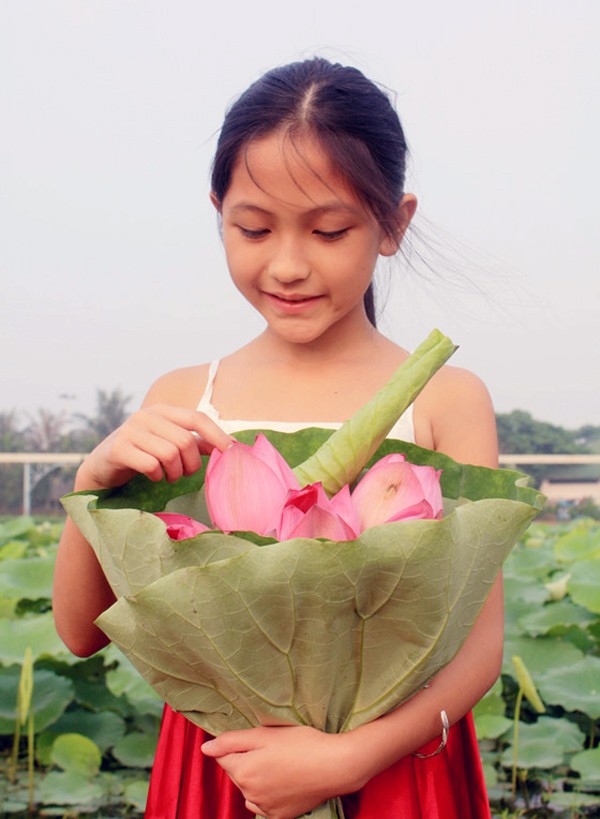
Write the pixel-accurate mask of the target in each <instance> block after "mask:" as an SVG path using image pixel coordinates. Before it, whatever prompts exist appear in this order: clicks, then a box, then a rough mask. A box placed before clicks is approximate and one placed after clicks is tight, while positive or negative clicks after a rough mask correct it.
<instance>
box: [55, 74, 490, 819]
mask: <svg viewBox="0 0 600 819" xmlns="http://www.w3.org/2000/svg"><path fill="white" fill-rule="evenodd" d="M405 156H406V144H405V140H404V134H403V131H402V128H401V125H400V122H399V120H398V117H397V115H396V113H395V111H394V109H393V107H392V106H391V104H390V101H389V100H388V98H387V96H386V95H385V94H384V93H383V92H382V91H381V90H380V89H379V88H378V87H377V86H375V85H374V84H373V83H371V82H370V81H369V80H367V79H366V78H365V77H364V76H363V75H362V74H361V73H360V72H359V71H357V70H356V69H353V68H346V67H342V66H339V65H333V64H331V63H329V62H327V61H325V60H323V59H312V60H307V61H305V62H300V63H295V64H292V65H288V66H285V67H283V68H278V69H275V70H273V71H271V72H269V73H267V74H266V75H265V76H263V77H262V78H261V79H260V80H259V81H258V82H256V83H254V85H252V86H251V87H250V88H249V89H248V90H247V91H246V92H245V93H244V94H243V96H242V97H241V98H240V99H239V100H238V101H237V102H236V103H235V104H234V105H233V107H232V108H231V109H230V111H229V112H228V114H227V116H226V118H225V123H224V125H223V129H222V131H221V135H220V139H219V143H218V147H217V152H216V156H215V160H214V166H213V173H212V192H211V200H212V202H213V205H214V206H215V208H216V209H217V212H218V214H219V218H220V222H221V226H222V237H223V243H224V246H225V251H226V256H227V263H228V266H229V270H230V273H231V276H232V278H233V281H234V283H235V285H236V286H237V287H238V288H239V290H240V291H241V292H242V293H243V294H244V296H245V297H246V298H247V299H248V300H249V302H250V303H251V304H252V305H253V306H254V307H255V308H256V309H257V310H258V311H259V312H260V314H261V315H262V316H263V318H264V320H265V329H264V331H263V332H262V333H261V334H260V335H259V336H258V337H257V338H255V339H254V340H253V341H251V342H250V343H249V344H247V345H246V346H245V347H242V348H241V349H240V350H237V351H236V352H234V353H233V354H232V355H229V356H227V357H226V358H224V359H223V360H222V361H220V362H218V363H213V364H211V365H201V366H197V367H190V368H187V369H182V370H176V371H175V372H171V373H169V374H168V375H165V376H164V377H162V378H160V379H159V380H158V381H157V382H156V383H155V384H154V385H153V386H152V387H151V389H150V391H149V393H148V395H147V397H146V400H145V401H144V404H143V406H142V408H141V409H140V410H139V411H138V412H136V413H135V414H134V415H132V416H131V418H130V419H129V420H128V421H126V423H125V424H123V426H122V427H121V428H120V429H118V430H116V431H115V432H114V433H112V434H111V435H110V436H109V437H108V438H107V439H106V440H105V441H104V442H103V443H101V444H100V445H99V446H98V447H97V448H96V449H95V450H94V451H93V452H92V453H91V454H90V455H89V456H88V457H87V458H86V460H85V461H84V462H83V464H82V465H81V467H80V469H79V471H78V473H77V479H76V484H75V488H76V489H94V488H102V487H113V486H118V485H120V484H122V483H124V482H125V481H127V480H128V479H129V478H131V477H132V476H133V475H134V474H135V473H143V474H144V475H147V476H148V477H149V478H151V479H152V480H159V479H160V478H162V477H163V475H164V476H166V478H167V479H168V480H171V481H174V480H176V479H178V478H179V477H180V476H181V475H184V474H186V475H189V474H191V473H193V472H194V471H195V470H197V469H198V467H199V466H200V455H201V453H206V452H209V451H210V450H211V449H212V448H213V447H218V448H219V449H224V448H226V447H227V446H229V445H230V441H231V438H230V434H231V433H234V432H235V431H237V430H240V429H242V428H260V427H262V428H265V427H269V428H273V429H279V430H284V431H291V430H295V429H298V428H301V427H306V426H326V427H335V426H337V425H339V423H340V422H341V421H343V420H344V419H345V418H347V417H348V416H350V415H351V414H352V413H353V412H354V411H355V410H356V409H358V408H359V407H360V406H361V405H362V404H364V403H365V402H366V401H367V400H368V399H369V398H370V397H371V396H372V395H373V394H374V393H375V392H376V391H377V390H378V389H379V388H380V387H382V386H383V384H384V383H385V382H386V381H387V380H388V378H389V377H390V376H391V374H392V373H393V372H394V371H395V370H396V368H397V367H398V366H399V365H400V364H401V363H402V362H403V361H404V359H405V358H406V356H407V352H406V350H404V349H402V348H401V347H398V346H397V345H396V344H394V343H392V342H391V341H390V340H389V339H387V338H386V337H384V336H383V335H381V333H379V332H378V330H377V329H376V326H375V317H374V301H373V289H372V277H373V271H374V268H375V264H376V262H377V259H378V257H379V256H392V255H393V254H395V253H396V252H397V250H398V248H399V246H400V243H401V241H402V238H403V236H404V233H405V231H406V229H407V227H408V225H409V223H410V221H411V218H412V216H413V214H414V212H415V208H416V200H415V197H414V196H412V195H411V194H409V193H405V191H404V171H405ZM234 419H244V420H234ZM265 419H268V420H265ZM390 436H391V437H395V438H400V439H402V440H410V441H416V442H417V443H418V444H419V445H421V446H423V447H427V448H429V449H436V450H440V451H442V452H445V453H447V454H448V455H450V456H451V457H453V458H454V459H456V460H459V461H463V462H468V463H472V464H481V465H485V466H492V467H495V466H496V461H497V450H496V437H495V427H494V413H493V410H492V406H491V403H490V400H489V397H488V394H487V392H486V390H485V388H484V387H483V386H482V384H481V383H480V381H479V380H478V379H477V378H475V377H474V376H473V375H471V374H470V373H468V372H465V371H463V370H459V369H455V368H452V367H445V368H443V369H442V370H441V371H440V372H439V373H438V374H437V375H436V376H435V377H434V378H433V379H432V380H431V382H430V383H429V384H428V385H427V387H426V388H425V389H424V390H423V392H422V393H421V395H420V396H419V398H418V399H417V400H416V401H415V403H414V406H413V407H411V408H410V410H409V411H408V412H407V413H405V415H404V416H403V417H402V418H401V419H400V421H399V422H398V424H397V425H396V427H395V428H394V429H393V430H392V432H391V433H390ZM113 600H114V597H113V594H112V592H111V590H110V588H109V586H108V584H107V582H106V580H105V578H104V575H103V573H102V571H101V569H100V567H99V565H98V563H97V561H96V558H95V557H94V555H93V553H92V550H91V548H90V547H89V546H88V544H87V543H86V542H85V541H84V540H83V538H82V537H81V535H80V534H79V532H78V530H77V529H76V528H75V527H74V525H73V524H72V523H71V522H70V521H67V525H66V527H65V531H64V535H63V538H62V540H61V544H60V550H59V555H58V560H57V565H56V577H55V587H54V613H55V618H56V626H57V629H58V631H59V633H60V635H61V637H62V638H63V640H64V641H65V643H66V644H67V645H68V646H69V648H71V650H72V651H74V652H75V653H76V654H78V655H81V656H87V655H89V654H92V653H93V652H95V651H97V650H98V649H100V648H101V647H102V646H103V645H105V643H106V642H107V639H106V637H105V636H104V635H103V634H102V632H100V631H99V630H98V629H97V628H96V626H94V624H93V621H94V619H95V618H96V616H97V615H99V614H100V613H101V612H102V611H103V610H104V609H106V608H107V607H108V606H110V605H111V603H112V602H113ZM502 623H503V616H502V591H501V580H500V578H498V580H497V581H496V583H495V586H494V588H493V590H492V592H491V594H490V596H489V598H488V600H487V602H486V604H485V606H484V608H483V609H482V612H481V614H480V616H479V618H478V620H477V622H476V624H475V626H474V628H473V629H472V631H471V633H470V635H469V637H468V639H467V641H466V642H465V643H464V645H463V647H462V649H461V650H460V652H459V653H458V655H457V656H456V657H455V659H454V660H453V661H452V662H451V663H450V664H449V665H448V666H446V667H445V668H444V669H443V670H442V671H441V672H440V673H439V674H438V675H437V677H436V678H435V679H434V680H433V681H432V683H431V685H429V686H428V687H426V688H425V689H423V690H422V691H421V692H420V693H419V694H417V695H416V696H414V697H413V698H412V699H411V700H409V701H408V702H407V703H405V704H403V705H402V706H401V707H400V708H398V709H396V710H395V711H393V712H391V713H389V714H387V715H386V716H384V717H382V718H380V719H378V720H376V721H374V722H372V723H369V724H367V725H364V726H362V727H360V728H358V729H356V730H353V731H351V732H348V733H345V734H340V735H332V734H324V733H321V732H319V731H317V730H315V729H312V728H309V727H300V726H298V727H259V728H254V729H250V730H246V731H232V732H229V733H225V734H222V735H221V736H219V737H218V738H216V739H211V738H210V737H208V736H207V735H206V734H204V732H203V731H201V730H200V729H199V728H196V727H195V726H193V725H192V724H190V723H188V722H187V721H186V720H185V719H184V718H183V717H181V716H180V715H178V714H176V713H174V712H173V711H171V710H170V709H169V708H168V707H167V708H165V714H164V718H163V725H162V729H161V736H160V740H159V745H158V750H157V756H156V761H155V765H154V770H153V774H152V779H151V786H150V794H149V799H148V808H147V814H146V815H147V816H149V817H169V818H170V819H191V817H196V818H197V817H202V819H242V817H252V816H253V815H261V816H266V817H268V818H269V819H290V818H291V817H296V816H299V815H300V814H303V813H305V812H307V811H309V810H311V809H312V808H314V807H315V806H316V805H318V804H320V803H321V802H323V801H325V800H326V799H328V798H330V797H332V796H335V795H344V808H345V812H346V816H347V819H355V818H356V817H358V818H359V819H375V817H377V819H381V817H384V816H385V817H402V819H421V818H422V817H426V819H470V818H471V817H473V818H474V819H475V818H476V819H481V818H482V817H489V809H488V805H487V797H486V794H485V788H484V785H483V780H482V774H481V767H480V763H479V755H478V750H477V744H476V741H475V738H474V734H473V729H472V722H471V720H470V715H469V711H470V709H471V708H472V707H473V705H474V704H475V703H476V702H477V701H478V700H479V699H480V698H481V697H482V695H483V694H484V693H485V692H486V691H487V690H488V689H489V688H490V686H491V685H492V684H493V682H494V680H495V679H496V677H497V675H498V673H499V670H500V662H501V654H502V636H503V634H502ZM442 711H444V712H445V713H446V714H447V715H448V719H449V722H450V725H451V726H452V727H451V728H450V731H449V735H448V736H446V730H445V727H443V726H442V724H441V722H440V714H441V712H442Z"/></svg>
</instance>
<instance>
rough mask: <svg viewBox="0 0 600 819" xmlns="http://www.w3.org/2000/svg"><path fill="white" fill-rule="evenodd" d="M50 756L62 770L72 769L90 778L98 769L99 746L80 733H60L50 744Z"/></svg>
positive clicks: (100, 756)
mask: <svg viewBox="0 0 600 819" xmlns="http://www.w3.org/2000/svg"><path fill="white" fill-rule="evenodd" d="M50 758H51V759H52V761H53V762H54V764H55V765H58V767H59V768H62V769H63V771H73V772H75V773H78V774H81V775H82V776H85V777H87V778H88V779H91V778H92V777H94V776H96V774H97V773H98V771H99V770H100V763H101V762H102V754H101V752H100V748H98V746H97V745H96V743H95V742H93V741H92V740H91V739H90V738H89V737H85V736H82V734H61V735H60V736H58V737H57V738H56V739H55V740H54V743H53V745H52V751H51V752H50Z"/></svg>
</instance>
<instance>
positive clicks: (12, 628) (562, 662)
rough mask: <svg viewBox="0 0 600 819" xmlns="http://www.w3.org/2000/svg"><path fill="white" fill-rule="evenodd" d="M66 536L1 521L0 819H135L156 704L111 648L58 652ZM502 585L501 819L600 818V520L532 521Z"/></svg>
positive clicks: (480, 723)
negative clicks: (55, 581)
mask: <svg viewBox="0 0 600 819" xmlns="http://www.w3.org/2000/svg"><path fill="white" fill-rule="evenodd" d="M60 530H61V523H60V522H45V523H34V521H33V520H32V519H30V518H17V519H12V520H8V521H5V522H4V523H1V524H0V806H1V808H2V809H1V811H0V814H1V815H2V816H11V817H16V816H19V815H25V814H26V813H27V812H28V811H31V812H33V813H34V814H37V815H44V816H53V815H55V816H65V815H68V816H77V815H80V814H87V815H88V816H120V815H130V816H139V815H141V814H142V813H143V809H144V804H145V799H146V793H147V783H148V776H149V769H150V766H151V764H152V758H153V753H154V748H155V744H156V739H157V735H158V727H159V721H160V713H161V703H160V701H159V700H158V698H157V696H156V695H155V694H154V693H153V691H152V690H151V689H150V688H148V686H147V685H146V683H145V682H144V681H143V680H142V679H141V678H140V677H139V675H138V674H137V672H135V670H133V669H132V668H131V666H130V665H129V663H128V661H126V660H125V659H124V657H123V656H122V655H121V654H120V653H119V652H118V651H117V650H116V649H114V648H113V647H109V648H107V649H105V650H104V651H102V652H100V653H99V654H97V655H96V656H94V657H92V658H89V659H87V660H81V659H79V658H77V657H74V656H73V655H71V654H70V653H69V652H68V651H67V649H66V648H65V647H64V646H63V645H62V643H61V641H60V639H59V638H58V636H57V634H56V632H55V630H54V626H53V622H52V613H51V610H50V594H51V583H52V571H53V565H54V558H55V554H56V544H57V541H58V537H59V535H60ZM505 586H506V648H505V657H504V667H503V673H502V677H501V679H500V680H499V681H498V683H497V684H496V686H494V688H493V689H492V691H491V692H490V693H489V694H488V695H487V696H486V697H485V698H484V700H482V702H481V703H480V704H479V705H478V706H477V708H476V711H475V720H476V727H477V733H478V737H479V742H480V748H481V753H482V757H483V761H484V769H485V773H486V779H487V782H488V789H489V793H490V800H491V803H492V812H493V815H494V817H498V819H500V817H503V818H505V819H511V818H512V817H519V816H523V817H525V816H527V817H557V819H558V818H559V817H560V819H566V817H573V819H575V817H589V816H600V745H599V741H598V733H599V731H598V725H599V721H600V525H599V524H598V523H597V522H593V521H587V520H579V521H575V522H572V523H569V524H554V525H551V524H544V523H536V524H534V525H533V526H532V527H530V529H529V530H528V532H527V534H526V535H525V537H524V538H523V540H522V542H521V543H520V544H519V545H518V546H517V548H515V550H514V551H513V553H512V554H511V556H510V557H509V559H508V561H507V563H506V566H505ZM515 657H516V658H517V660H516V661H515V660H514V659H513V658H515ZM538 695H539V697H540V698H541V701H539V700H538V698H537V697H538ZM541 708H543V709H544V711H543V712H542V711H541V710H540V709H541ZM31 812H30V814H29V815H31Z"/></svg>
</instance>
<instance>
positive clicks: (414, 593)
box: [95, 499, 532, 733]
mask: <svg viewBox="0 0 600 819" xmlns="http://www.w3.org/2000/svg"><path fill="white" fill-rule="evenodd" d="M100 514H110V512H102V513H101V512H96V515H95V517H96V519H97V518H98V516H99V515H100ZM531 515H532V510H531V508H530V507H528V506H527V505H525V504H519V503H517V504H515V503H514V502H512V501H506V500H498V499H496V500H487V501H480V502H478V503H465V504H464V505H462V506H459V507H457V509H456V510H455V511H454V512H453V513H452V514H451V515H449V516H448V517H446V518H445V519H444V520H442V521H404V522H400V523H395V524H387V525H385V526H380V527H376V528H374V529H371V530H369V531H367V532H365V533H364V534H363V535H362V536H361V537H360V538H359V539H358V540H356V541H352V542H343V543H332V542H328V541H318V540H294V541H288V542H285V543H273V544H271V545H267V546H262V547H258V546H255V545H254V544H251V543H246V544H245V551H244V552H243V553H242V554H240V555H238V556H236V557H233V558H232V557H229V544H228V541H229V539H230V536H227V535H222V534H221V535H219V534H214V533H211V535H210V538H208V536H207V535H199V536H198V537H197V538H194V539H193V540H195V541H197V543H196V544H194V546H193V548H197V546H198V543H200V544H201V542H202V540H203V539H205V538H206V539H207V540H208V541H209V549H210V551H209V553H210V558H211V562H209V563H206V564H205V565H198V566H195V567H191V566H189V565H186V566H185V568H182V569H180V570H176V571H174V572H171V573H170V574H168V575H166V576H165V577H163V578H162V579H161V580H157V581H155V582H154V583H151V584H150V585H149V586H148V587H146V588H144V589H143V590H142V591H139V592H138V593H137V594H135V595H133V596H129V597H122V598H121V599H119V600H118V601H117V603H116V604H115V605H114V606H113V607H111V609H109V610H108V611H107V612H105V613H104V614H103V615H102V616H101V617H100V618H99V620H98V624H99V625H100V627H101V628H102V629H103V630H104V631H105V632H106V633H107V634H108V635H109V636H110V638H111V639H112V640H114V641H115V643H116V644H117V645H118V646H119V647H120V648H121V649H122V650H123V651H124V653H125V654H126V655H127V656H128V657H129V658H130V659H131V661H132V662H133V663H134V665H136V667H137V668H138V669H139V670H140V671H141V672H142V674H143V675H144V676H145V677H146V679H147V680H148V681H149V682H150V683H151V684H152V685H153V687H154V688H156V690H157V691H158V692H159V693H160V694H161V696H162V697H163V698H164V699H165V700H166V701H167V702H169V703H170V704H171V705H172V706H173V707H174V708H176V710H179V711H183V712H184V713H185V714H186V716H188V717H189V718H190V719H192V721H195V722H196V723H197V724H199V725H202V726H203V727H205V728H207V730H209V731H211V732H212V733H220V732H221V731H222V730H225V729H226V728H227V727H229V728H231V727H248V726H249V725H253V724H256V723H257V721H258V722H261V721H266V720H268V721H271V722H273V721H278V722H300V723H308V724H313V725H315V726H317V727H322V728H326V729H327V730H336V731H339V730H343V729H349V728H352V727H354V726H356V725H358V724H361V723H362V722H365V721H369V720H371V719H374V718H375V717H377V716H380V715H381V714H383V713H385V712H387V711H389V710H390V709H391V708H393V707H394V706H396V705H397V704H398V703H399V702H402V701H403V700H405V699H407V698H408V697H409V696H411V695H412V694H413V693H414V692H415V691H416V690H418V688H419V686H421V685H423V684H424V683H425V682H426V681H427V680H428V679H429V678H430V677H431V676H432V675H433V674H435V673H436V671H437V670H439V669H440V668H441V667H442V666H443V665H445V664H447V663H448V662H449V661H450V659H451V658H452V657H453V656H454V654H455V653H456V651H457V650H458V649H459V647H460V645H461V644H462V642H463V640H464V639H465V637H466V635H467V633H468V631H469V629H470V626H471V625H472V623H473V622H474V620H475V619H476V616H477V614H478V612H479V610H480V608H481V606H482V605H483V602H484V601H485V599H486V597H487V593H488V592H489V589H490V587H491V584H492V583H493V581H494V579H495V576H496V574H497V572H498V570H499V567H500V565H501V563H502V560H503V559H504V557H505V555H506V553H507V551H508V550H509V549H510V548H511V546H512V543H513V542H514V540H515V539H516V537H517V536H518V533H519V532H520V531H521V530H522V528H523V526H525V525H526V524H527V522H528V521H529V519H530V517H531ZM218 539H221V541H222V543H223V549H224V552H225V557H224V559H221V560H215V559H214V558H215V557H217V555H215V552H214V546H215V544H216V542H217V540H218ZM182 542H183V543H185V541H182ZM189 542H190V543H191V541H189ZM466 544H468V546H467V545H466ZM359 647H360V648H359ZM311 670H312V673H311Z"/></svg>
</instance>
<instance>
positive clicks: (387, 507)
mask: <svg viewBox="0 0 600 819" xmlns="http://www.w3.org/2000/svg"><path fill="white" fill-rule="evenodd" d="M440 474H441V470H435V469H434V468H433V467H432V466H417V465H415V464H411V463H408V462H407V461H406V458H405V456H404V455H401V454H399V453H393V454H391V455H386V456H385V457H384V458H381V460H379V461H377V463H376V464H374V466H372V467H371V469H369V471H368V472H367V473H366V475H365V476H364V477H363V478H362V479H361V480H360V481H359V482H358V484H357V485H356V488H355V489H354V492H353V493H352V501H353V504H354V507H355V509H356V511H357V514H358V519H359V523H360V530H361V531H364V530H365V529H369V528H370V527H371V526H379V525H380V524H382V523H390V522H391V521H395V520H411V519H414V518H429V519H435V520H439V519H440V518H441V517H442V516H443V513H444V507H443V501H442V490H441V487H440Z"/></svg>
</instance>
